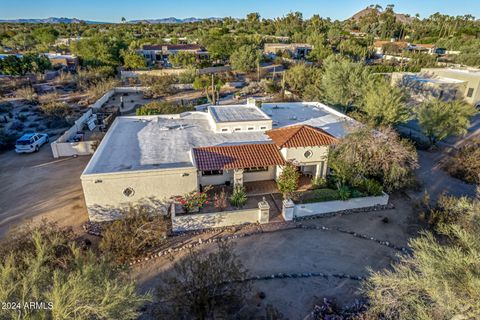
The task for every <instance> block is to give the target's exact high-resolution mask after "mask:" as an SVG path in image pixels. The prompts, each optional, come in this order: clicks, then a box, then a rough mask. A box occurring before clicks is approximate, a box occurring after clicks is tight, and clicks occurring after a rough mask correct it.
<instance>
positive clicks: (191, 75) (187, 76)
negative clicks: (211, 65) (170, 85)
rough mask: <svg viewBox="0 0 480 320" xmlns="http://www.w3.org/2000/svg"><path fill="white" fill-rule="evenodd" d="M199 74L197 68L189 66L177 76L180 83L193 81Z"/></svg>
mask: <svg viewBox="0 0 480 320" xmlns="http://www.w3.org/2000/svg"><path fill="white" fill-rule="evenodd" d="M196 76H197V70H196V69H195V68H187V69H186V70H185V71H184V72H182V73H180V74H179V75H178V76H177V80H178V83H193V81H195V77H196Z"/></svg>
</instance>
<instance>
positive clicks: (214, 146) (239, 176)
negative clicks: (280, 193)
mask: <svg viewBox="0 0 480 320" xmlns="http://www.w3.org/2000/svg"><path fill="white" fill-rule="evenodd" d="M353 123H354V120H353V119H351V118H349V117H347V116H345V115H344V114H342V113H340V112H338V111H336V110H334V109H332V108H330V107H328V106H326V105H323V104H321V103H314V102H312V103H309V102H304V103H266V104H263V105H262V107H261V108H259V107H257V106H255V104H254V103H249V104H246V105H228V106H210V107H209V108H208V109H207V110H206V111H205V112H203V111H195V112H185V113H181V114H172V115H159V116H127V117H117V118H116V119H115V121H114V123H113V124H112V126H111V127H110V129H109V131H108V132H107V134H106V136H105V137H104V139H103V140H102V142H101V143H100V145H99V146H98V148H97V150H96V152H95V154H94V155H93V157H92V159H91V160H90V162H89V163H88V165H87V167H86V168H85V170H84V172H83V173H82V176H81V181H82V187H83V191H84V195H85V201H86V204H87V209H88V213H89V216H90V219H91V220H93V221H105V220H111V219H115V218H116V217H117V215H118V211H119V209H121V208H123V207H125V206H129V205H132V204H149V205H153V206H157V205H158V206H160V207H164V206H165V205H168V204H169V203H170V202H171V199H172V198H173V197H175V196H179V195H184V194H186V193H188V192H191V191H198V190H202V188H203V187H205V186H207V185H224V186H237V185H240V186H243V185H244V183H257V182H261V181H274V180H276V179H277V178H278V177H279V176H280V174H281V172H282V169H283V167H284V166H285V164H286V163H287V162H290V163H293V164H294V165H295V166H297V167H298V170H299V171H300V172H301V174H302V175H303V176H305V177H309V178H310V179H312V178H322V177H325V176H326V174H327V168H328V153H329V150H330V148H331V146H332V145H334V144H335V143H336V141H337V139H338V138H340V137H343V136H344V135H345V134H346V130H347V127H348V126H350V125H352V124H353Z"/></svg>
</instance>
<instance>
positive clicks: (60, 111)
mask: <svg viewBox="0 0 480 320" xmlns="http://www.w3.org/2000/svg"><path fill="white" fill-rule="evenodd" d="M40 110H41V111H42V113H43V114H44V115H45V116H47V117H49V118H51V119H62V118H65V117H66V116H67V115H68V114H70V113H71V111H72V110H71V108H70V106H69V105H68V104H67V103H66V102H63V101H52V102H49V103H46V104H42V105H41V106H40Z"/></svg>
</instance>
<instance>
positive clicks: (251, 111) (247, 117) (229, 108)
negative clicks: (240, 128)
mask: <svg viewBox="0 0 480 320" xmlns="http://www.w3.org/2000/svg"><path fill="white" fill-rule="evenodd" d="M208 110H209V112H210V113H211V114H212V117H213V119H214V120H215V122H242V121H260V120H270V118H269V117H268V116H267V115H266V114H264V113H263V112H262V111H260V110H259V109H258V108H257V107H256V106H249V105H225V106H210V107H208Z"/></svg>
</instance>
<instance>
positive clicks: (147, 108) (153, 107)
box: [136, 101, 195, 116]
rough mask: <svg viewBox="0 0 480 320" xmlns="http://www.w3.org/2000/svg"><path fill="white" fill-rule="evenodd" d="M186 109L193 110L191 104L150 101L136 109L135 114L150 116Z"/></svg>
mask: <svg viewBox="0 0 480 320" xmlns="http://www.w3.org/2000/svg"><path fill="white" fill-rule="evenodd" d="M188 111H195V108H194V107H193V106H191V105H183V106H182V105H178V104H176V103H173V102H168V101H152V102H149V103H147V104H145V105H143V106H141V107H139V108H138V109H137V110H136V114H137V116H151V115H157V114H175V113H182V112H188Z"/></svg>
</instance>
